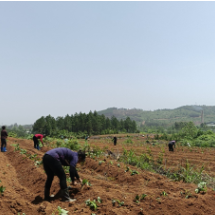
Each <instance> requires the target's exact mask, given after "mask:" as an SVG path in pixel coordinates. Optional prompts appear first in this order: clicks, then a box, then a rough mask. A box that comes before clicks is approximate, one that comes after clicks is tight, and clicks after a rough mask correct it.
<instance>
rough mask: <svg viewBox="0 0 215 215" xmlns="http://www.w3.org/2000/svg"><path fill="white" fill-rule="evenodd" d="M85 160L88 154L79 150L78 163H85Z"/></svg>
mask: <svg viewBox="0 0 215 215" xmlns="http://www.w3.org/2000/svg"><path fill="white" fill-rule="evenodd" d="M85 158H86V154H85V152H84V151H82V150H79V151H78V163H82V162H84V161H85Z"/></svg>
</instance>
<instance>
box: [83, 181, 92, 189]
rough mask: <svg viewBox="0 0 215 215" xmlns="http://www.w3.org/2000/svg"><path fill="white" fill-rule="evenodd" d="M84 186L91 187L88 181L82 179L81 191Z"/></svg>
mask: <svg viewBox="0 0 215 215" xmlns="http://www.w3.org/2000/svg"><path fill="white" fill-rule="evenodd" d="M85 185H86V186H87V187H90V186H92V185H91V183H90V182H89V180H87V179H83V180H82V182H81V189H82V188H83V187H84V186H85Z"/></svg>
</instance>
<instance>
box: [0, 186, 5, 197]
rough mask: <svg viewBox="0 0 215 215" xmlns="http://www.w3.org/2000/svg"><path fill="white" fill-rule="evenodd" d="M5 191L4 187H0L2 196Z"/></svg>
mask: <svg viewBox="0 0 215 215" xmlns="http://www.w3.org/2000/svg"><path fill="white" fill-rule="evenodd" d="M5 189H6V187H3V186H1V187H0V193H1V195H2V196H3V194H4V191H5Z"/></svg>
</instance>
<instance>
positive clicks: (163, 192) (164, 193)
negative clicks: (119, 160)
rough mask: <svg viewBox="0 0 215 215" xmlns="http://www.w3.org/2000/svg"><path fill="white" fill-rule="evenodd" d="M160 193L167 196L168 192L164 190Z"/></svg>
mask: <svg viewBox="0 0 215 215" xmlns="http://www.w3.org/2000/svg"><path fill="white" fill-rule="evenodd" d="M160 195H161V196H168V194H167V193H166V192H165V191H162V192H161V194H160Z"/></svg>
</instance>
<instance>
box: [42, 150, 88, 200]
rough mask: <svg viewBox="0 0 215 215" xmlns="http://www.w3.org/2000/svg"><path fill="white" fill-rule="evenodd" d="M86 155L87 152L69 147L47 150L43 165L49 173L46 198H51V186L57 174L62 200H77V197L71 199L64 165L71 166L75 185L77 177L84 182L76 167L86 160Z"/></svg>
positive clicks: (47, 173)
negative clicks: (76, 150)
mask: <svg viewBox="0 0 215 215" xmlns="http://www.w3.org/2000/svg"><path fill="white" fill-rule="evenodd" d="M85 157H86V155H85V152H82V151H78V152H74V151H71V150H70V149H68V148H55V149H51V150H50V151H48V152H46V154H45V155H44V156H43V166H44V169H45V172H46V175H47V180H46V184H45V200H50V188H51V184H52V181H53V179H54V176H55V175H56V176H57V177H58V178H59V179H60V188H61V196H62V200H63V201H66V202H72V201H75V199H70V197H69V192H68V187H67V184H66V174H65V172H64V170H63V167H62V166H70V170H69V172H70V178H71V180H72V184H73V185H74V184H75V183H74V182H75V178H76V179H77V180H78V181H79V182H82V180H81V179H80V177H79V175H78V173H77V170H76V168H75V167H76V164H77V163H81V162H84V161H85Z"/></svg>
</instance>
